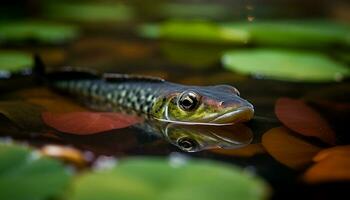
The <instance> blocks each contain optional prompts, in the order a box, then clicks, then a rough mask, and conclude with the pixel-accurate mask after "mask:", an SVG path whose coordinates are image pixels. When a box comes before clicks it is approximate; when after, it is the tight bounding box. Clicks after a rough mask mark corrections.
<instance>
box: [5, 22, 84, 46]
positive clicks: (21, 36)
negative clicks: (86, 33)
mask: <svg viewBox="0 0 350 200" xmlns="http://www.w3.org/2000/svg"><path fill="white" fill-rule="evenodd" d="M77 35H78V30H77V28H76V27H74V26H71V25H63V24H55V23H48V22H38V21H18V22H15V21H14V22H7V23H0V42H18V43H19V42H23V41H36V42H40V43H48V44H57V43H62V42H65V41H69V40H72V39H74V38H76V37H77Z"/></svg>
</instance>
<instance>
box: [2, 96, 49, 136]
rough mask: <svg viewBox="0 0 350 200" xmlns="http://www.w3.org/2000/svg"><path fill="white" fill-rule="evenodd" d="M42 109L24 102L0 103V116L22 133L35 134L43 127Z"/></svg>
mask: <svg viewBox="0 0 350 200" xmlns="http://www.w3.org/2000/svg"><path fill="white" fill-rule="evenodd" d="M42 111H43V108H42V107H40V106H37V105H33V104H30V103H27V102H24V101H0V114H3V115H4V116H6V117H7V118H8V119H10V120H11V121H12V122H13V123H14V124H15V125H17V127H19V128H21V129H22V130H23V131H29V132H37V131H40V130H42V129H43V127H45V125H44V124H43V122H42V121H41V112H42Z"/></svg>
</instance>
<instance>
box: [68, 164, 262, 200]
mask: <svg viewBox="0 0 350 200" xmlns="http://www.w3.org/2000/svg"><path fill="white" fill-rule="evenodd" d="M203 174H205V176H203ZM267 192H268V191H267V187H266V184H265V183H264V182H262V181H261V180H259V179H257V178H255V177H252V176H251V175H247V174H245V173H244V172H243V171H242V170H241V169H238V168H236V167H234V166H229V165H224V164H219V163H216V162H213V161H189V162H187V163H183V164H179V165H176V163H173V164H172V162H170V163H169V162H167V161H166V160H163V159H156V158H139V159H129V160H124V161H121V162H120V163H119V164H118V165H117V166H116V167H115V168H113V169H111V170H107V171H98V172H95V173H89V174H85V175H82V176H80V177H79V178H78V179H77V180H76V182H75V183H74V185H73V196H72V198H70V199H71V200H80V199H84V200H90V199H101V200H107V199H129V200H132V199H145V200H146V199H169V200H172V199H201V200H206V199H231V198H232V197H235V198H237V199H244V200H255V199H265V198H266V196H267Z"/></svg>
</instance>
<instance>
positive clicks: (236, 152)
mask: <svg viewBox="0 0 350 200" xmlns="http://www.w3.org/2000/svg"><path fill="white" fill-rule="evenodd" d="M210 151H211V152H214V153H217V154H222V155H227V156H238V157H252V156H255V155H257V154H263V153H265V149H264V148H263V147H262V146H261V144H249V145H247V146H245V147H242V148H238V149H212V150H210Z"/></svg>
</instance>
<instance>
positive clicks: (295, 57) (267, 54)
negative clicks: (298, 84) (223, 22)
mask: <svg viewBox="0 0 350 200" xmlns="http://www.w3.org/2000/svg"><path fill="white" fill-rule="evenodd" d="M222 62H223V65H224V67H225V68H227V69H229V70H232V71H235V72H238V73H242V74H251V75H255V76H259V77H260V76H262V77H266V78H270V79H276V80H284V81H305V82H328V81H339V80H342V79H343V78H345V77H348V76H349V75H350V70H349V69H348V68H347V67H346V66H345V65H343V64H341V63H338V62H336V61H333V60H331V59H330V58H328V57H327V56H325V55H322V54H319V53H312V52H303V51H292V50H282V49H281V50H278V49H254V50H236V51H229V52H227V53H225V54H224V56H223V58H222Z"/></svg>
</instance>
